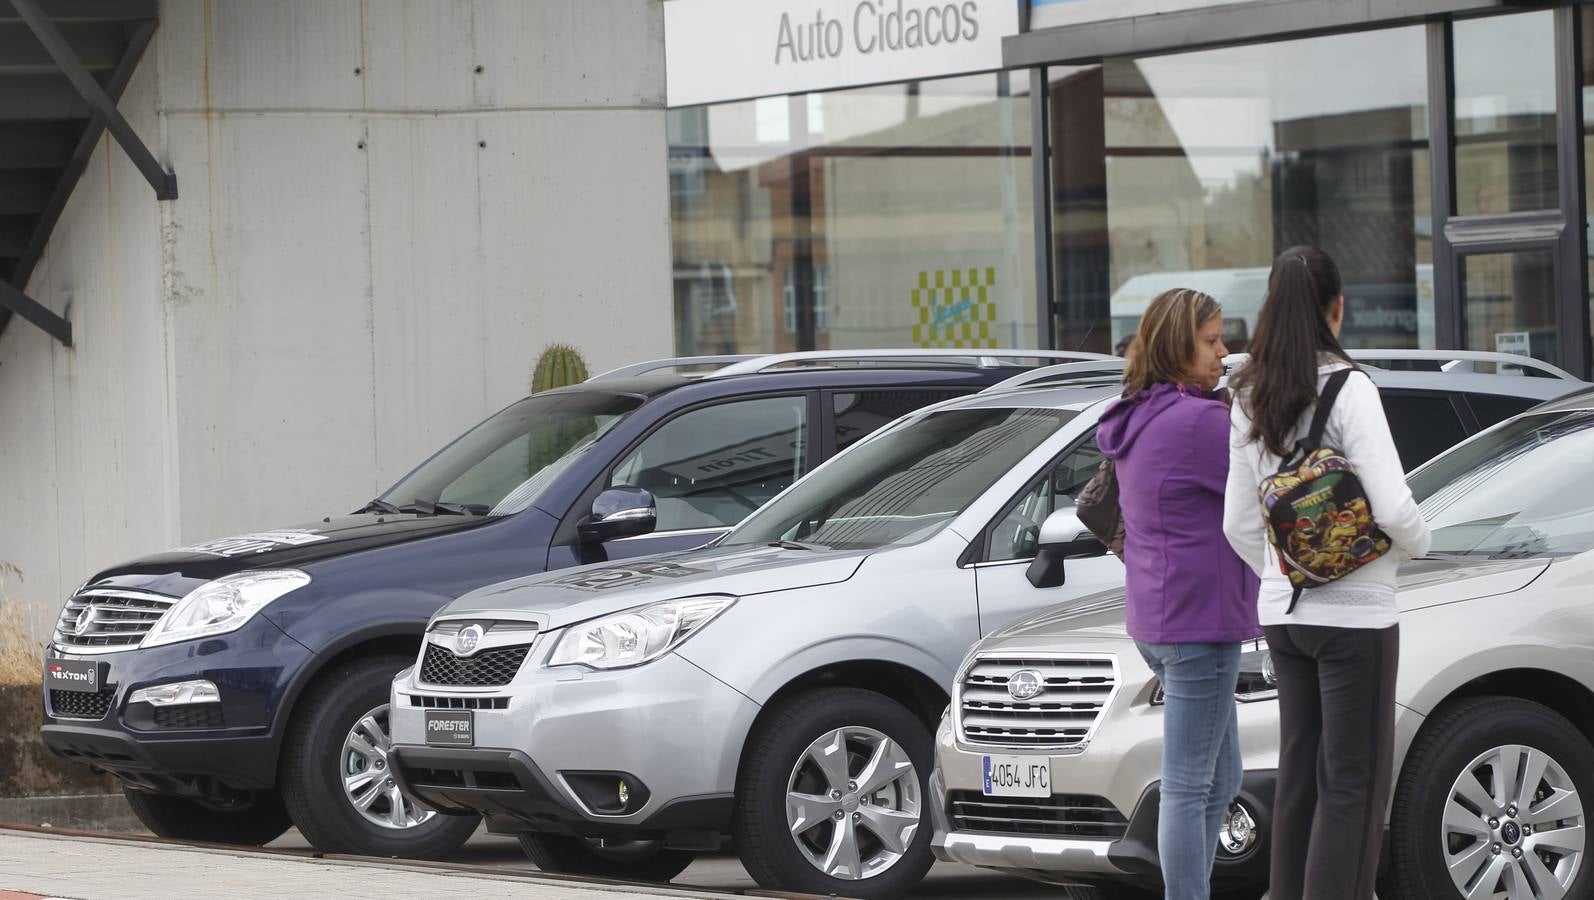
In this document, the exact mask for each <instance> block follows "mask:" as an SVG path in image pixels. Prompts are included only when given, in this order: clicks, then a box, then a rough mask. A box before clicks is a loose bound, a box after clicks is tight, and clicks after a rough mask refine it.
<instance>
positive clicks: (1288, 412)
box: [1231, 246, 1354, 457]
mask: <svg viewBox="0 0 1594 900" xmlns="http://www.w3.org/2000/svg"><path fill="white" fill-rule="evenodd" d="M1340 294H1341V287H1340V279H1339V267H1338V266H1336V265H1334V260H1333V259H1331V258H1330V257H1329V255H1328V254H1327V253H1324V252H1323V251H1321V250H1319V249H1317V248H1316V247H1306V246H1299V247H1291V248H1290V249H1288V250H1285V251H1284V252H1283V253H1281V254H1280V255H1279V258H1278V259H1277V260H1275V261H1274V262H1273V271H1272V273H1271V274H1270V275H1269V276H1268V284H1267V299H1266V301H1265V302H1264V303H1263V304H1262V312H1261V314H1260V315H1259V316H1258V317H1257V323H1256V333H1255V335H1253V336H1252V338H1251V344H1250V348H1249V349H1250V359H1249V360H1248V361H1247V362H1246V364H1245V365H1244V366H1243V367H1242V368H1241V369H1240V371H1239V372H1237V373H1236V374H1235V376H1234V378H1233V380H1232V382H1231V385H1232V387H1233V391H1234V395H1235V397H1236V398H1237V400H1238V402H1240V403H1242V404H1243V408H1244V410H1245V412H1246V414H1247V415H1248V416H1249V417H1250V419H1251V433H1250V435H1249V437H1250V439H1251V440H1253V441H1261V442H1262V445H1263V446H1264V447H1265V448H1266V449H1267V450H1268V452H1270V453H1272V454H1273V455H1274V456H1279V457H1287V456H1289V455H1290V444H1291V438H1292V437H1293V436H1294V434H1295V426H1296V423H1297V422H1298V421H1299V420H1300V417H1301V414H1302V413H1303V412H1305V411H1306V410H1307V408H1308V407H1310V406H1311V405H1312V404H1314V403H1316V402H1317V367H1318V365H1319V356H1321V355H1323V354H1327V355H1329V356H1333V357H1337V358H1339V359H1342V360H1344V361H1345V362H1350V361H1351V360H1350V357H1349V356H1346V354H1345V350H1344V348H1342V347H1341V346H1340V343H1339V339H1338V338H1337V337H1335V336H1334V330H1333V328H1331V327H1330V326H1329V324H1328V317H1329V315H1330V314H1331V313H1332V312H1333V309H1334V302H1335V300H1336V299H1337V298H1338V297H1339V296H1340ZM1352 365H1354V363H1352Z"/></svg>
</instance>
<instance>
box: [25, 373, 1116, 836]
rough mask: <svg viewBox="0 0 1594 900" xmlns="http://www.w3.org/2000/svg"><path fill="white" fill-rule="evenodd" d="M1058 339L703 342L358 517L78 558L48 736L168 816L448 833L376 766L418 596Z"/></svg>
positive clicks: (703, 529) (704, 505)
mask: <svg viewBox="0 0 1594 900" xmlns="http://www.w3.org/2000/svg"><path fill="white" fill-rule="evenodd" d="M1058 359H1068V360H1083V361H1087V362H1088V361H1090V360H1098V361H1100V360H1107V361H1108V362H1109V363H1110V358H1106V357H1096V356H1093V355H1091V354H1077V353H1046V352H1035V351H1012V352H1005V351H865V352H860V353H853V354H846V353H840V352H835V353H827V352H817V353H805V354H788V355H785V356H774V357H756V358H697V359H695V360H664V361H659V362H656V363H645V364H641V365H638V366H631V367H627V368H626V369H621V370H616V371H615V372H612V373H608V374H606V375H603V376H600V377H598V378H595V379H593V380H591V381H588V382H586V383H584V384H581V385H578V386H575V387H570V388H561V389H559V390H552V391H546V392H543V393H540V394H536V395H533V396H531V397H527V398H526V399H524V400H521V401H520V402H518V403H515V404H514V405H512V406H510V407H508V408H507V409H504V410H503V411H501V412H499V413H498V414H496V415H494V416H492V417H491V418H489V419H487V420H486V421H485V422H482V423H481V424H480V425H478V426H476V427H475V428H473V429H471V430H470V431H468V432H466V433H465V434H464V435H463V436H461V437H460V438H458V439H457V440H455V441H454V442H453V443H451V444H449V445H448V446H447V447H445V448H443V449H442V450H441V451H439V452H438V453H437V454H436V455H434V456H433V457H432V458H431V459H428V460H427V461H426V462H424V463H422V464H421V465H420V466H419V467H417V468H416V469H415V470H414V471H413V472H411V473H410V474H409V475H407V476H405V477H404V478H403V479H402V480H401V481H399V482H398V484H396V485H394V486H393V488H392V489H391V490H389V491H388V492H387V493H385V494H383V495H382V496H381V497H380V498H378V499H376V500H373V501H371V503H370V504H369V505H367V506H366V507H365V508H364V509H361V510H358V511H357V512H355V513H353V514H350V515H343V516H335V517H328V518H325V519H322V520H321V521H319V522H315V523H311V524H309V525H304V526H300V527H294V528H285V529H278V530H274V531H262V532H257V533H253V534H245V535H239V536H236V537H230V538H225V539H221V540H214V541H207V542H204V543H200V544H195V545H193V546H189V547H183V548H180V549H176V550H172V551H170V552H166V553H160V554H156V555H153V556H148V557H145V558H143V559H139V560H135V561H133V562H130V563H126V564H124V565H119V566H115V567H113V568H110V569H106V570H104V571H102V572H100V573H99V574H97V575H95V576H94V577H93V578H91V579H90V580H89V581H88V582H86V583H85V584H84V586H83V587H82V588H80V589H78V590H77V591H75V592H74V594H73V596H72V597H71V599H69V600H68V601H67V603H66V606H65V608H64V609H63V610H62V612H61V617H60V620H59V621H58V622H57V625H56V630H55V634H54V638H53V640H52V642H51V644H50V647H49V650H48V652H47V658H46V660H45V713H46V719H45V725H44V740H45V743H46V744H47V745H48V746H49V747H50V748H51V749H52V750H53V751H54V752H56V753H57V754H59V755H61V756H64V757H67V758H69V759H73V760H78V761H81V762H83V763H87V764H88V765H90V766H93V767H95V768H96V769H100V770H103V771H106V772H110V773H111V774H114V775H115V776H116V777H117V778H118V779H120V781H121V783H122V785H123V787H124V791H125V793H126V795H127V798H128V801H129V803H130V804H131V805H132V807H133V809H134V811H135V812H136V813H137V814H138V816H139V817H140V818H141V819H142V820H143V822H144V823H145V824H146V825H147V826H148V827H149V828H150V830H152V831H154V832H155V833H157V834H160V835H163V836H167V837H178V838H191V839H202V840H207V841H221V842H228V843H246V844H260V843H265V842H267V841H270V840H272V839H273V838H275V837H277V836H278V835H280V834H282V832H283V831H285V830H287V828H288V827H289V825H290V824H295V825H298V827H299V829H300V831H301V832H303V834H304V835H305V837H306V838H307V839H308V840H309V841H310V842H311V843H312V844H314V845H315V846H317V847H319V848H321V849H323V850H327V851H337V852H350V853H367V854H375V855H382V856H437V855H441V854H445V853H448V852H449V851H451V850H453V849H455V848H456V847H457V846H459V845H460V844H461V843H463V842H464V841H465V839H466V838H467V837H469V836H470V834H471V832H472V831H473V830H474V828H475V827H476V820H475V819H474V818H469V817H458V816H444V815H438V814H436V813H435V812H433V811H432V810H430V809H428V808H426V807H424V806H422V805H419V804H417V803H415V802H414V801H413V800H411V799H410V798H408V797H406V796H405V795H404V794H402V793H401V792H400V790H399V789H398V787H397V786H396V785H395V784H394V782H393V780H392V778H391V776H390V775H389V773H388V771H387V748H388V734H387V709H388V688H389V684H390V682H391V681H392V679H393V676H394V674H395V673H397V672H398V671H399V670H400V669H402V668H403V667H405V666H407V665H409V664H410V662H411V661H413V660H414V659H415V656H416V653H417V650H418V649H419V647H420V641H421V635H422V631H423V629H424V627H425V625H426V622H427V620H428V619H429V618H430V616H431V615H432V613H433V612H435V611H436V610H437V609H439V608H440V607H442V606H443V605H444V604H446V603H447V602H449V601H450V600H452V599H454V598H455V597H458V596H459V595H461V594H463V593H465V592H467V591H470V590H472V589H474V588H477V587H481V586H483V585H486V584H492V583H495V582H499V581H504V580H507V579H510V578H516V577H519V576H523V575H528V574H532V573H536V572H541V571H544V570H547V569H557V568H563V567H566V566H573V565H579V564H584V563H592V562H604V561H612V560H617V559H626V558H631V557H639V556H643V555H646V554H652V553H659V552H663V551H669V550H682V549H687V548H691V547H695V546H698V545H701V544H704V543H707V542H708V541H710V540H712V539H713V538H715V537H717V536H718V535H720V534H721V533H723V532H724V531H725V530H727V529H728V528H730V527H731V526H732V525H734V524H736V523H737V522H738V521H740V520H741V519H742V518H743V517H745V516H746V515H747V514H748V513H750V512H752V511H753V510H755V509H757V508H758V507H759V506H761V505H762V504H763V503H764V502H765V501H767V500H769V499H770V498H771V497H773V496H774V495H775V494H776V493H778V492H780V491H781V490H783V489H785V488H786V487H787V486H788V485H790V484H791V483H792V482H793V481H795V480H797V479H798V478H800V477H801V476H802V475H803V474H804V473H805V472H807V471H808V470H809V469H811V468H812V467H813V466H815V465H817V464H818V463H819V462H821V461H823V460H825V459H827V458H829V457H830V456H832V455H834V454H835V453H836V452H837V451H839V450H840V449H842V448H844V447H846V446H847V445H848V444H850V443H852V442H854V441H856V440H857V439H859V438H861V437H862V436H864V435H866V434H868V433H869V432H871V431H873V430H874V429H876V428H878V427H880V426H881V425H884V424H886V423H887V422H890V421H891V420H893V419H895V418H897V417H898V416H900V415H902V414H903V413H906V412H909V411H911V410H914V409H917V408H918V407H921V406H923V405H925V404H928V403H932V402H936V401H939V400H944V399H949V398H951V397H955V396H959V395H962V394H966V393H970V392H973V391H977V390H979V389H981V388H984V387H987V386H989V385H991V384H993V383H995V382H997V381H999V380H1002V379H1004V378H1007V377H1009V376H1011V375H1013V374H1014V373H1015V372H1017V371H1020V370H1022V369H1023V368H1024V367H1025V365H1024V364H1025V363H1045V362H1054V361H1057V360H1058ZM709 364H713V365H716V366H718V367H717V368H714V369H712V370H711V371H708V372H707V373H705V374H701V375H695V376H694V375H687V374H683V370H684V369H687V368H692V367H696V368H699V369H701V368H704V367H705V366H706V365H709ZM1087 367H1088V366H1087ZM1105 371H1114V369H1113V368H1111V367H1109V368H1107V369H1105ZM639 565H645V564H639Z"/></svg>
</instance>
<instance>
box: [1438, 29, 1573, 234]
mask: <svg viewBox="0 0 1594 900" xmlns="http://www.w3.org/2000/svg"><path fill="white" fill-rule="evenodd" d="M1452 28H1453V34H1454V45H1453V46H1454V59H1455V80H1456V98H1455V123H1456V124H1455V127H1456V214H1457V215H1461V216H1470V215H1483V214H1491V213H1509V212H1524V211H1527V210H1535V209H1555V208H1557V207H1558V206H1560V201H1559V199H1558V198H1557V196H1556V188H1557V184H1558V179H1557V177H1556V155H1555V148H1556V139H1555V14H1554V13H1553V12H1552V11H1550V10H1542V11H1539V12H1531V13H1519V14H1516V15H1510V16H1490V17H1488V18H1483V19H1467V20H1464V21H1459V22H1456V23H1455V24H1454V25H1453V26H1452Z"/></svg>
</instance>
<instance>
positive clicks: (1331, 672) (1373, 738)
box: [1264, 625, 1400, 900]
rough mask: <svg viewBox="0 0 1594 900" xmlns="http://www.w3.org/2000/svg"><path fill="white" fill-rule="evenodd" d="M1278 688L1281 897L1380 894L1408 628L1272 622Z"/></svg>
mask: <svg viewBox="0 0 1594 900" xmlns="http://www.w3.org/2000/svg"><path fill="white" fill-rule="evenodd" d="M1264 630H1265V631H1266V633H1267V643H1268V647H1269V648H1270V649H1271V650H1272V655H1273V667H1274V671H1275V672H1276V673H1277V675H1278V689H1279V772H1278V787H1277V789H1276V790H1277V793H1276V794H1275V796H1274V800H1273V857H1272V873H1271V882H1272V883H1271V884H1270V886H1269V889H1268V890H1269V896H1270V897H1271V898H1272V900H1372V896H1373V882H1374V881H1375V880H1376V878H1377V877H1378V854H1379V851H1380V849H1381V848H1382V845H1383V835H1384V811H1385V809H1387V807H1388V806H1389V792H1390V790H1391V787H1392V782H1393V779H1394V775H1393V769H1392V766H1393V757H1394V748H1395V673H1396V670H1397V667H1398V664H1399V661H1400V659H1399V658H1400V627H1399V626H1398V625H1397V626H1392V627H1389V628H1381V629H1371V628H1325V627H1320V626H1315V625H1270V626H1268V627H1267V628H1265V629H1264Z"/></svg>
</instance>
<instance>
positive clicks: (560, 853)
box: [520, 834, 697, 883]
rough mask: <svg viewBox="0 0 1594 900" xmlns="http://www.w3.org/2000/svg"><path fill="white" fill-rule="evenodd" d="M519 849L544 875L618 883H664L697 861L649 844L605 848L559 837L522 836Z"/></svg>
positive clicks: (693, 855)
mask: <svg viewBox="0 0 1594 900" xmlns="http://www.w3.org/2000/svg"><path fill="white" fill-rule="evenodd" d="M520 849H522V850H524V851H526V856H528V857H530V858H531V861H532V862H533V863H534V864H536V866H537V868H539V869H541V870H542V871H544V872H553V873H558V874H561V875H587V876H591V877H593V878H613V879H615V880H618V881H654V882H661V883H662V882H666V881H669V880H670V879H672V878H674V877H675V876H677V875H679V874H681V873H682V872H685V871H686V867H687V866H690V865H691V864H692V861H693V860H694V859H696V858H697V854H696V853H693V852H692V851H690V850H670V849H667V848H665V847H663V846H660V845H659V844H657V843H653V842H651V841H646V842H645V841H637V842H635V843H634V844H627V845H619V846H615V847H613V848H607V847H604V846H602V845H601V844H600V843H599V842H597V841H596V840H589V839H585V838H578V837H568V836H566V835H558V834H523V835H521V836H520Z"/></svg>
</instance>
